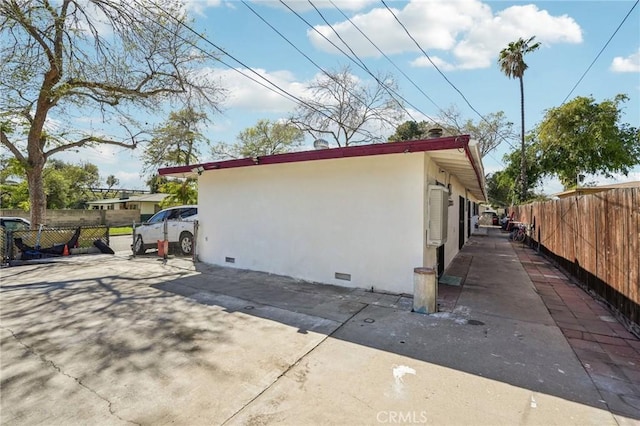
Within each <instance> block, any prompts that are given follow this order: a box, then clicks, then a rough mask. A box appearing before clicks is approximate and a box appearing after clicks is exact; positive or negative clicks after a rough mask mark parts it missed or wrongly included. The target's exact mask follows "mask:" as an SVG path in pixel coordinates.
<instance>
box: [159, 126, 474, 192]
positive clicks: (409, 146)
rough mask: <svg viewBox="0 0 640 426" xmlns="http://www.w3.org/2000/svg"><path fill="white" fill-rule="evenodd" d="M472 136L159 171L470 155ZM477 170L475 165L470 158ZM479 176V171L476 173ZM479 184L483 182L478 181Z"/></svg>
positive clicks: (355, 147) (384, 144)
mask: <svg viewBox="0 0 640 426" xmlns="http://www.w3.org/2000/svg"><path fill="white" fill-rule="evenodd" d="M469 139H470V137H469V135H461V136H448V137H444V138H437V139H424V140H417V141H403V142H389V143H379V144H372V145H356V146H347V147H342V148H330V149H319V150H313V151H302V152H289V153H286V154H275V155H267V156H264V157H256V158H241V159H237V160H226V161H215V162H211V163H202V164H193V165H190V166H178V167H166V168H162V169H159V170H158V173H159V174H160V175H170V174H174V173H191V171H192V170H193V169H194V168H197V167H202V168H204V170H216V169H231V168H235V167H248V166H256V165H265V164H282V163H296V162H302V161H314V160H329V159H335V158H350V157H366V156H369V155H384V154H400V153H410V152H425V151H440V150H444V149H459V148H463V149H465V151H466V152H467V156H469V152H468V149H469V148H468V144H469ZM469 159H470V161H471V164H472V165H473V167H474V170H475V164H474V163H473V160H471V157H469ZM476 175H478V171H477V170H476ZM478 182H479V183H480V182H481V181H478Z"/></svg>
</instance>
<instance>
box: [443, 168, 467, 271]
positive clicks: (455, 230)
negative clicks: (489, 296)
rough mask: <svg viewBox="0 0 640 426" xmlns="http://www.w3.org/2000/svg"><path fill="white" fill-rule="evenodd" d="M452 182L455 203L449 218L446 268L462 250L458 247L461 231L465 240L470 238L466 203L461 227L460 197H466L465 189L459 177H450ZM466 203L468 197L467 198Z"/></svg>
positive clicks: (452, 195) (452, 194) (445, 254)
mask: <svg viewBox="0 0 640 426" xmlns="http://www.w3.org/2000/svg"><path fill="white" fill-rule="evenodd" d="M450 183H451V194H450V196H451V198H452V199H453V205H452V206H449V220H448V226H449V228H448V230H447V235H448V238H447V243H446V244H445V248H444V258H445V268H446V267H447V266H449V263H451V261H452V260H453V258H454V257H455V255H456V254H458V252H459V251H460V249H459V248H458V244H459V240H458V238H459V237H460V233H461V232H462V233H463V234H464V237H465V241H466V240H467V239H468V237H467V231H466V226H467V219H466V218H467V210H466V205H465V213H464V223H463V228H462V229H460V221H459V219H460V212H459V208H460V197H463V198H465V190H464V187H463V186H462V185H460V182H459V181H458V179H456V177H455V176H452V177H451V179H450ZM465 204H466V198H465Z"/></svg>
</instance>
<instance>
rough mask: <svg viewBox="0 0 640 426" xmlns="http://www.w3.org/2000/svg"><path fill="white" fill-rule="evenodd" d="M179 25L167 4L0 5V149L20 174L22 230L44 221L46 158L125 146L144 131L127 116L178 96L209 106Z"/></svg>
mask: <svg viewBox="0 0 640 426" xmlns="http://www.w3.org/2000/svg"><path fill="white" fill-rule="evenodd" d="M185 20H186V16H185V13H184V11H183V9H182V8H181V7H180V6H179V4H177V3H176V2H174V1H172V0H146V1H144V2H138V3H136V4H135V5H134V4H131V3H130V2H126V1H119V0H84V1H77V0H58V1H55V2H52V1H48V0H3V1H1V2H0V92H1V93H2V96H1V97H0V142H1V143H2V145H3V146H4V147H6V148H7V149H8V150H9V151H10V152H11V154H12V155H13V156H14V157H15V158H16V159H17V160H18V161H19V162H20V163H22V164H23V166H24V168H25V170H26V175H27V181H28V184H29V197H30V205H31V220H32V223H40V222H42V219H43V217H44V213H45V188H44V183H43V170H44V167H45V164H46V162H47V160H48V159H49V158H50V157H51V156H52V155H55V154H58V153H60V152H62V151H66V150H76V149H78V148H81V147H86V146H91V145H96V144H111V145H117V146H121V147H126V148H133V147H135V146H136V145H137V144H138V143H139V142H140V140H141V131H142V129H143V127H144V124H142V125H140V124H138V123H137V121H136V120H135V119H134V117H133V115H132V112H136V113H138V114H149V112H151V111H152V110H153V109H154V108H158V107H159V106H160V105H162V104H163V101H164V100H171V99H178V98H181V97H183V96H184V95H185V94H190V95H191V97H192V98H197V99H200V100H204V101H205V102H207V103H210V104H213V105H215V104H216V103H217V102H218V101H219V94H220V92H219V90H218V87H217V86H216V84H214V83H212V80H211V79H210V78H208V77H207V76H206V75H204V73H201V72H199V71H198V70H197V69H195V66H196V65H198V64H199V63H201V62H202V60H203V57H204V56H201V55H199V54H198V50H197V49H195V48H194V46H195V45H196V43H195V41H196V40H197V36H196V35H194V34H193V33H192V32H191V31H190V30H189V28H188V27H186V26H184V25H183V24H184V23H185ZM87 120H89V121H90V124H84V125H83V124H82V123H83V122H84V123H86V121H87ZM101 127H102V129H101ZM115 135H119V136H117V137H116V136H115Z"/></svg>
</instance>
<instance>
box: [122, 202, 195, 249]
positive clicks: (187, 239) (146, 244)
mask: <svg viewBox="0 0 640 426" xmlns="http://www.w3.org/2000/svg"><path fill="white" fill-rule="evenodd" d="M165 220H166V223H167V240H168V241H169V244H171V245H176V244H177V245H178V248H179V249H180V252H181V253H182V254H184V255H190V254H191V253H192V252H193V235H194V222H195V221H196V220H198V206H177V207H170V208H168V209H164V210H160V211H159V212H158V213H156V214H154V215H153V216H151V219H149V220H148V221H146V222H145V223H143V224H141V225H140V226H138V227H136V229H135V230H134V234H133V241H134V243H133V245H132V247H131V249H132V250H133V252H134V253H135V254H144V252H145V251H147V249H150V248H156V247H158V241H162V240H164V239H165V236H164V231H165V230H164V226H165Z"/></svg>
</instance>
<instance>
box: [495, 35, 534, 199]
mask: <svg viewBox="0 0 640 426" xmlns="http://www.w3.org/2000/svg"><path fill="white" fill-rule="evenodd" d="M534 40H535V36H534V37H531V38H529V39H527V40H524V39H522V38H519V39H518V40H517V41H514V42H511V43H509V45H508V46H507V47H506V48H504V49H502V50H501V51H500V55H499V56H498V64H499V65H500V70H501V71H502V72H503V73H504V74H505V75H506V76H507V77H509V78H517V79H518V81H519V83H520V124H521V126H520V143H521V147H520V153H521V155H520V161H521V163H520V185H521V186H520V199H521V200H524V199H525V198H526V196H527V190H528V188H527V163H526V158H527V156H526V155H525V141H524V139H525V124H524V72H525V71H526V69H527V68H529V66H528V65H527V64H526V63H525V62H524V56H525V55H526V54H528V53H531V52H533V51H535V50H537V49H538V48H539V47H540V43H537V42H535V43H534Z"/></svg>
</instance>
